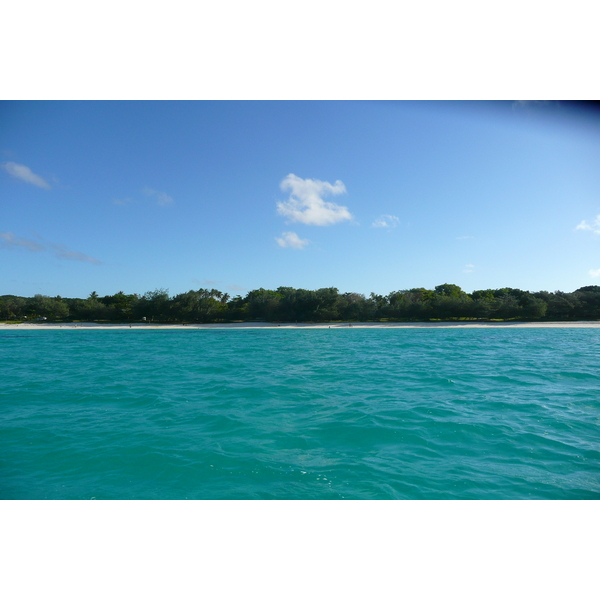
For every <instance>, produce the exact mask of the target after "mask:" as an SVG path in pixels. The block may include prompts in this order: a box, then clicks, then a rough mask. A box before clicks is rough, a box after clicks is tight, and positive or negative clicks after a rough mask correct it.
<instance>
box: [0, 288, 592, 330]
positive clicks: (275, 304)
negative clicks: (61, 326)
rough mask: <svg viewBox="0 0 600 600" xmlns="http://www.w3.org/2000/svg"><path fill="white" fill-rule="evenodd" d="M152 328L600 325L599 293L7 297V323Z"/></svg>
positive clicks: (0, 305)
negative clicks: (251, 323) (258, 323)
mask: <svg viewBox="0 0 600 600" xmlns="http://www.w3.org/2000/svg"><path fill="white" fill-rule="evenodd" d="M42 318H44V319H49V320H53V321H66V320H88V321H114V322H123V321H125V322H127V321H141V320H146V321H151V322H197V323H218V322H228V321H235V320H238V321H240V320H241V321H245V320H263V321H282V322H285V321H287V322H294V321H313V322H315V321H316V322H318V321H368V320H382V319H384V320H391V321H411V320H412V321H414V320H421V321H423V320H424V321H428V320H457V319H478V320H490V319H495V320H511V319H513V320H514V319H519V320H546V321H565V320H595V319H600V286H595V285H592V286H585V287H582V288H579V289H577V290H575V291H574V292H569V293H567V292H562V291H555V292H547V291H540V292H530V291H526V290H520V289H516V288H508V287H506V288H500V289H487V290H475V291H473V292H472V293H466V292H464V291H463V290H462V289H461V288H460V287H459V286H457V285H455V284H450V283H444V284H442V285H438V286H436V287H435V288H434V289H433V290H428V289H426V288H412V289H408V290H398V291H393V292H390V293H389V294H387V295H386V296H382V295H378V294H374V293H372V294H371V295H370V296H368V297H367V296H365V295H363V294H358V293H355V292H344V293H340V292H339V290H338V289H337V288H335V287H329V288H321V289H318V290H306V289H302V288H293V287H279V288H277V289H276V290H267V289H264V288H259V289H257V290H252V291H250V292H248V293H247V294H246V295H245V296H240V295H238V296H235V297H234V298H231V297H230V296H229V294H226V293H223V292H221V291H219V290H216V289H204V288H200V289H198V290H190V291H188V292H184V293H181V294H177V295H175V296H170V295H169V292H168V290H165V289H156V290H153V291H148V292H146V293H145V294H143V295H138V294H126V293H125V292H123V291H118V292H117V293H115V294H113V295H108V296H103V297H100V296H99V295H98V294H97V293H96V292H95V291H94V292H91V293H90V295H89V296H88V297H87V298H86V299H81V298H62V297H61V296H55V297H49V296H44V295H41V294H36V295H35V296H33V297H32V298H26V297H21V296H14V295H5V296H0V320H5V321H6V320H35V319H42Z"/></svg>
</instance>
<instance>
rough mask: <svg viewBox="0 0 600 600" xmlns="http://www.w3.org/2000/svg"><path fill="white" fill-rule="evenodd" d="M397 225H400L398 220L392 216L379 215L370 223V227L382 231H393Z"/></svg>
mask: <svg viewBox="0 0 600 600" xmlns="http://www.w3.org/2000/svg"><path fill="white" fill-rule="evenodd" d="M398 225H400V219H399V218H398V217H394V215H381V216H379V217H377V218H376V219H375V220H374V221H373V222H372V223H371V227H382V228H384V229H393V228H394V227H398Z"/></svg>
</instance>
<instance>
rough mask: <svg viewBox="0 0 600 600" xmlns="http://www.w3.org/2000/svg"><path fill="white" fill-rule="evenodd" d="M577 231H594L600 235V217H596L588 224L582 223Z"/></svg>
mask: <svg viewBox="0 0 600 600" xmlns="http://www.w3.org/2000/svg"><path fill="white" fill-rule="evenodd" d="M575 229H583V230H586V231H592V232H593V233H595V234H597V235H600V215H596V218H595V219H594V220H593V221H592V222H591V223H588V222H587V221H585V220H584V221H581V223H579V225H577V227H575Z"/></svg>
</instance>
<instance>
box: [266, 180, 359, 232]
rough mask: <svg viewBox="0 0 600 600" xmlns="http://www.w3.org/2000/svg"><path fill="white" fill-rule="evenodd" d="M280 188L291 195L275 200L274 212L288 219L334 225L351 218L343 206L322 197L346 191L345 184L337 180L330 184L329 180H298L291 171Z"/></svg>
mask: <svg viewBox="0 0 600 600" xmlns="http://www.w3.org/2000/svg"><path fill="white" fill-rule="evenodd" d="M280 187H281V189H282V190H283V191H286V190H289V191H290V198H289V200H288V201H287V202H278V203H277V212H278V213H279V214H280V215H282V216H283V217H287V218H288V219H289V220H290V221H291V222H298V223H304V224H305V225H333V224H334V223H339V222H340V221H349V220H350V219H352V215H351V214H350V212H349V211H348V209H347V208H346V207H345V206H340V205H339V204H336V203H335V202H325V200H323V196H328V195H330V194H331V195H333V196H337V195H338V194H345V193H346V186H344V184H343V183H342V182H341V181H340V180H337V181H336V182H335V183H334V184H333V185H332V184H331V183H329V182H328V181H319V180H318V179H301V178H300V177H296V175H294V174H293V173H290V174H289V175H288V176H287V177H286V178H285V179H284V180H283V181H282V182H281V185H280Z"/></svg>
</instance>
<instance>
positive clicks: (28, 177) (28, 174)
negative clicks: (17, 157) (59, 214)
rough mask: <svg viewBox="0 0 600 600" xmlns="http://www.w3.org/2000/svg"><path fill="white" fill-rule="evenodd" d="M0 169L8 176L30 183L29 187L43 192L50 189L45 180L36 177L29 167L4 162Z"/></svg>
mask: <svg viewBox="0 0 600 600" xmlns="http://www.w3.org/2000/svg"><path fill="white" fill-rule="evenodd" d="M0 167H2V169H3V170H4V171H6V172H7V173H8V174H9V175H11V176H12V177H16V178H17V179H20V180H21V181H25V182H26V183H31V185H35V186H37V187H41V188H43V189H45V190H49V189H50V184H49V183H48V182H47V181H46V180H45V179H43V178H42V177H40V176H39V175H36V174H35V173H34V172H33V171H32V170H31V169H30V168H29V167H26V166H25V165H19V164H17V163H15V162H6V163H4V164H2V165H0Z"/></svg>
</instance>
